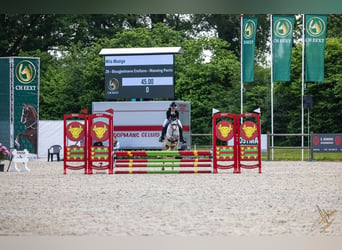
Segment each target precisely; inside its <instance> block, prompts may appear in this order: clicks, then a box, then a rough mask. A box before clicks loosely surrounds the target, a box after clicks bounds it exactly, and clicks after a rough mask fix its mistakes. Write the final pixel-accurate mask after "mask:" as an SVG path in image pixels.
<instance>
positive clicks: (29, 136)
mask: <svg viewBox="0 0 342 250" xmlns="http://www.w3.org/2000/svg"><path fill="white" fill-rule="evenodd" d="M31 136H32V135H27V134H23V133H20V134H18V135H17V138H16V139H15V144H16V145H17V148H18V149H19V148H20V146H21V145H20V143H19V139H20V138H21V137H23V138H25V139H26V140H30V138H31Z"/></svg>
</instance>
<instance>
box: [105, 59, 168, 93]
mask: <svg viewBox="0 0 342 250" xmlns="http://www.w3.org/2000/svg"><path fill="white" fill-rule="evenodd" d="M104 59H105V94H106V95H105V97H106V99H117V98H148V99H150V98H174V55H173V54H153V55H113V56H105V58H104Z"/></svg>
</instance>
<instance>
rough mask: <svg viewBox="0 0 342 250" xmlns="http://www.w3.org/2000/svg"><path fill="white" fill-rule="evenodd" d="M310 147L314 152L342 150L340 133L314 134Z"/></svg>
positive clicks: (341, 135)
mask: <svg viewBox="0 0 342 250" xmlns="http://www.w3.org/2000/svg"><path fill="white" fill-rule="evenodd" d="M312 148H313V151H314V152H342V134H314V135H313V136H312Z"/></svg>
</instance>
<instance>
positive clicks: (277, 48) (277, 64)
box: [272, 16, 294, 82]
mask: <svg viewBox="0 0 342 250" xmlns="http://www.w3.org/2000/svg"><path fill="white" fill-rule="evenodd" d="M293 23H294V17H290V16H272V67H273V81H275V82H287V81H290V80H291V77H290V70H291V52H292V39H293Z"/></svg>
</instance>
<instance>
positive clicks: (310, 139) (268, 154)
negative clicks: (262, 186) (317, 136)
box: [267, 133, 313, 161]
mask: <svg viewBox="0 0 342 250" xmlns="http://www.w3.org/2000/svg"><path fill="white" fill-rule="evenodd" d="M275 136H300V137H308V145H307V146H271V138H274V137H275ZM311 142H312V133H310V134H271V133H267V160H268V161H269V160H271V153H272V160H273V159H274V149H302V152H304V149H308V154H309V155H308V160H309V161H312V160H313V147H312V143H311ZM302 160H304V154H303V153H302Z"/></svg>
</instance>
